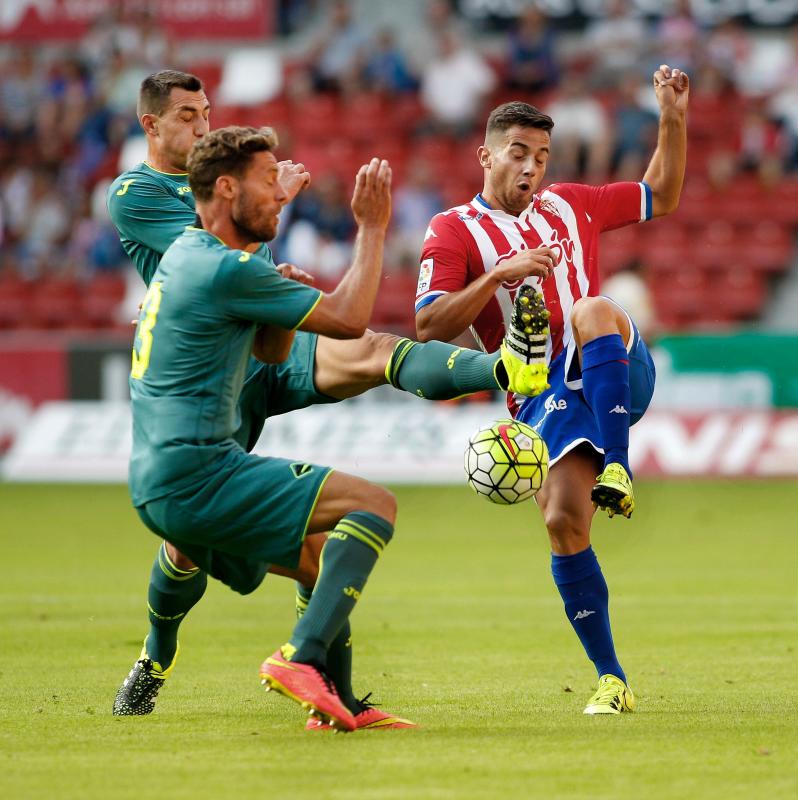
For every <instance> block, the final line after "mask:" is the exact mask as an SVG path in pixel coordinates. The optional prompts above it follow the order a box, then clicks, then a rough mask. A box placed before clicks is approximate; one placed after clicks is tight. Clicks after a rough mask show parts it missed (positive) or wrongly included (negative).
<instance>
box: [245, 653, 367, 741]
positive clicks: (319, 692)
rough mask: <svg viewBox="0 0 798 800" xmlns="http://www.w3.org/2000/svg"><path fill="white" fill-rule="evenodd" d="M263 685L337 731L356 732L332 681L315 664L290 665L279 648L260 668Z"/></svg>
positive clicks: (354, 725)
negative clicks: (295, 703) (297, 704)
mask: <svg viewBox="0 0 798 800" xmlns="http://www.w3.org/2000/svg"><path fill="white" fill-rule="evenodd" d="M260 682H261V683H262V684H264V685H265V686H266V691H267V692H268V691H269V690H271V689H274V691H275V692H279V693H280V694H282V695H285V696H286V697H288V698H290V699H291V700H294V701H295V702H297V703H299V704H300V705H301V706H302V708H304V709H305V710H306V711H307V712H308V714H309V715H310V716H311V717H313V718H314V719H318V720H319V721H320V722H321V723H322V724H324V723H328V724H329V725H330V726H332V727H333V728H335V729H336V730H342V731H353V730H355V728H356V727H357V723H356V722H355V718H354V717H353V716H352V714H351V713H350V712H349V710H348V709H347V708H346V706H344V704H343V703H342V702H341V700H340V698H339V697H338V692H337V691H336V690H335V686H334V685H333V683H332V681H331V680H330V679H329V678H327V676H326V675H324V673H323V672H322V671H321V670H319V669H317V668H316V667H314V666H313V665H312V664H303V663H300V662H298V661H287V660H286V659H285V658H284V657H283V652H282V650H281V649H280V648H277V650H275V652H274V653H273V654H272V655H270V656H269V657H268V658H267V659H266V660H265V661H264V662H263V664H261V666H260Z"/></svg>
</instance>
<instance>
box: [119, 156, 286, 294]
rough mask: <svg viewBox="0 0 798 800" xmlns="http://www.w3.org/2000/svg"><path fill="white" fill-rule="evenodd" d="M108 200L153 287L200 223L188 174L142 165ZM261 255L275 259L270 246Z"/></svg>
mask: <svg viewBox="0 0 798 800" xmlns="http://www.w3.org/2000/svg"><path fill="white" fill-rule="evenodd" d="M106 200H107V203H108V213H109V214H110V216H111V222H113V223H114V227H115V228H116V229H117V231H118V232H119V238H120V240H121V242H122V247H123V248H124V250H125V252H126V253H127V254H128V256H129V257H130V260H131V261H132V262H133V264H134V265H135V267H136V269H137V270H138V273H139V275H141V277H142V278H143V279H144V283H146V284H147V286H149V285H150V281H151V280H152V276H153V275H154V274H155V270H156V269H157V268H158V262H159V261H160V260H161V256H163V254H164V253H165V252H166V250H167V249H168V247H169V245H170V244H172V242H173V241H174V240H175V239H177V237H178V236H180V234H181V233H183V231H184V230H185V229H186V227H187V226H188V225H193V224H194V223H195V221H196V219H197V213H196V211H195V208H194V195H193V194H192V193H191V187H190V186H189V185H188V173H187V172H180V173H176V174H173V173H171V172H160V171H159V170H157V169H155V168H154V167H151V166H150V165H149V164H147V163H146V162H142V163H141V164H139V165H138V166H137V167H134V168H133V169H131V170H128V171H127V172H123V173H122V174H121V175H120V176H119V177H118V178H117V179H116V180H115V181H114V182H113V183H112V184H111V185H110V187H109V188H108V195H107V198H106ZM257 252H258V253H259V254H260V255H262V256H264V257H265V258H267V259H271V252H270V250H269V247H268V245H266V244H261V246H260V248H259V249H258V250H257Z"/></svg>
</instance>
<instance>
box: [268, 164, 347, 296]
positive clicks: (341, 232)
mask: <svg viewBox="0 0 798 800" xmlns="http://www.w3.org/2000/svg"><path fill="white" fill-rule="evenodd" d="M291 212H292V213H291V224H290V226H289V228H288V230H287V232H286V234H285V240H284V242H283V248H284V249H283V251H282V252H283V253H284V256H285V258H286V260H287V261H289V262H290V263H292V264H297V263H301V264H303V265H307V269H308V270H309V271H310V272H311V273H312V274H314V275H317V276H319V277H321V278H328V279H336V280H337V279H338V278H339V277H340V276H341V275H342V274H343V273H344V272H345V270H346V268H347V266H348V265H349V260H350V255H351V252H352V240H353V239H354V235H355V226H354V222H353V220H352V213H351V211H350V208H349V198H348V197H347V193H346V188H345V186H344V184H343V182H342V181H341V179H340V178H338V177H337V176H336V175H334V174H332V173H328V174H326V175H320V176H316V177H315V178H314V181H313V183H312V184H311V186H310V187H309V188H308V189H306V190H305V191H304V192H302V193H301V194H300V195H298V196H297V198H296V200H295V201H294V202H293V203H292V208H291Z"/></svg>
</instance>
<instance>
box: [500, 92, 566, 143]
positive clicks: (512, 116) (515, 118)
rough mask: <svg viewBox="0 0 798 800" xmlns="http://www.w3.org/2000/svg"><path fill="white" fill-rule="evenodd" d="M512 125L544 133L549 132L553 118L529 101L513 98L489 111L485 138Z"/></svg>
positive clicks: (552, 125)
mask: <svg viewBox="0 0 798 800" xmlns="http://www.w3.org/2000/svg"><path fill="white" fill-rule="evenodd" d="M514 125H519V126H520V127H522V128H539V129H540V130H542V131H546V133H551V129H552V128H553V127H554V120H553V119H552V118H551V117H550V116H549V115H548V114H544V113H543V112H542V111H540V110H539V109H537V108H535V106H531V105H529V103H522V102H521V101H520V100H513V101H512V102H511V103H503V104H502V105H500V106H496V108H494V109H493V111H491V112H490V116H489V117H488V124H487V126H486V127H485V138H486V139H487V137H488V136H490V135H491V133H493V132H494V131H501V132H504V131H506V130H508V129H510V128H512V127H513V126H514Z"/></svg>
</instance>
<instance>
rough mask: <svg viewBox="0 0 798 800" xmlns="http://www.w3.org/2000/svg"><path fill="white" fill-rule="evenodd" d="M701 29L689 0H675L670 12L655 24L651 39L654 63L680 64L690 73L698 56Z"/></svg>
mask: <svg viewBox="0 0 798 800" xmlns="http://www.w3.org/2000/svg"><path fill="white" fill-rule="evenodd" d="M700 35H701V31H700V30H699V27H698V23H697V22H696V21H695V18H694V17H693V13H692V11H691V10H690V0H677V3H676V6H675V7H674V9H673V10H672V11H671V12H670V13H666V14H664V15H663V16H662V17H661V18H660V21H659V24H658V25H657V28H656V31H655V34H654V37H653V41H652V43H653V44H654V46H655V48H656V55H655V56H654V61H655V62H656V64H681V65H682V69H684V71H685V72H687V73H690V72H691V71H692V70H693V67H694V66H695V64H696V60H697V57H698V45H699V40H700Z"/></svg>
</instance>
